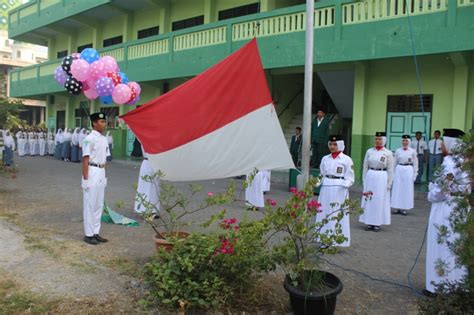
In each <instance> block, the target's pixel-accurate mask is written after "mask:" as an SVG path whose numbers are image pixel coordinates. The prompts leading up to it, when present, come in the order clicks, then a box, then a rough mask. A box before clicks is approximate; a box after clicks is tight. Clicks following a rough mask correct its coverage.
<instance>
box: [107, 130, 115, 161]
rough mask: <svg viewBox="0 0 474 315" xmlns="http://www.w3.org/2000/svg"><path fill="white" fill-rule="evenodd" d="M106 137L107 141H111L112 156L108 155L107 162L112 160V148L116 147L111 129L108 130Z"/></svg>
mask: <svg viewBox="0 0 474 315" xmlns="http://www.w3.org/2000/svg"><path fill="white" fill-rule="evenodd" d="M106 137H107V142H108V143H109V152H110V156H108V157H107V162H110V161H112V150H113V148H114V138H112V135H111V134H110V131H107V134H106Z"/></svg>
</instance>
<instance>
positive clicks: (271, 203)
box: [267, 198, 277, 207]
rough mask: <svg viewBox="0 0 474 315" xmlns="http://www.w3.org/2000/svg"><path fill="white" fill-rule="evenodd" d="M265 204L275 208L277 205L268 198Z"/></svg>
mask: <svg viewBox="0 0 474 315" xmlns="http://www.w3.org/2000/svg"><path fill="white" fill-rule="evenodd" d="M267 204H269V205H270V206H272V207H275V206H276V205H277V203H276V201H275V200H273V199H270V198H268V199H267Z"/></svg>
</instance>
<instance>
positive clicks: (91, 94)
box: [84, 89, 99, 101]
mask: <svg viewBox="0 0 474 315" xmlns="http://www.w3.org/2000/svg"><path fill="white" fill-rule="evenodd" d="M84 95H85V96H86V97H87V98H88V99H90V100H91V101H92V100H95V99H96V98H97V97H99V94H97V92H96V91H95V89H88V90H86V91H84Z"/></svg>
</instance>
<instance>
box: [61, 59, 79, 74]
mask: <svg viewBox="0 0 474 315" xmlns="http://www.w3.org/2000/svg"><path fill="white" fill-rule="evenodd" d="M75 59H76V58H74V57H73V56H67V57H64V59H63V62H62V63H61V67H62V68H63V70H64V72H66V73H67V75H71V65H72V62H73V61H74V60H75Z"/></svg>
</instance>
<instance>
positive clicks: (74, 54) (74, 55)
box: [71, 52, 81, 59]
mask: <svg viewBox="0 0 474 315" xmlns="http://www.w3.org/2000/svg"><path fill="white" fill-rule="evenodd" d="M71 56H72V58H75V59H80V58H81V54H80V53H77V52H75V53H72V54H71Z"/></svg>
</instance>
